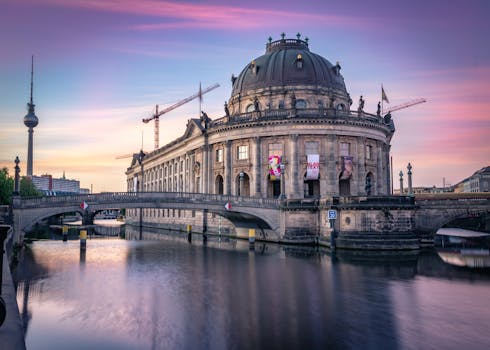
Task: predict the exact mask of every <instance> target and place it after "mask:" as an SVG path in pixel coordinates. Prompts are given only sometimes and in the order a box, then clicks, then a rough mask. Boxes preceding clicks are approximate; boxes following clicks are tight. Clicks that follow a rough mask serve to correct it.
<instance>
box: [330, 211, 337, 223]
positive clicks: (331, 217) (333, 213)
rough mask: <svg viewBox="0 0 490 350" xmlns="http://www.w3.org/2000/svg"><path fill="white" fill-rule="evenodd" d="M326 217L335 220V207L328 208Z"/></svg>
mask: <svg viewBox="0 0 490 350" xmlns="http://www.w3.org/2000/svg"><path fill="white" fill-rule="evenodd" d="M328 219H329V220H335V219H337V210H335V209H330V210H329V211H328Z"/></svg>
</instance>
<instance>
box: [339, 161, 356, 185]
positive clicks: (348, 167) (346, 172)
mask: <svg viewBox="0 0 490 350" xmlns="http://www.w3.org/2000/svg"><path fill="white" fill-rule="evenodd" d="M352 167H353V166H352V157H351V156H344V157H342V172H341V173H340V179H341V180H348V179H350V177H351V175H352Z"/></svg>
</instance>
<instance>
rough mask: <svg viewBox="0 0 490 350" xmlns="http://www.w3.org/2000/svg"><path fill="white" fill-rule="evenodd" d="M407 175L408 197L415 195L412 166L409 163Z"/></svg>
mask: <svg viewBox="0 0 490 350" xmlns="http://www.w3.org/2000/svg"><path fill="white" fill-rule="evenodd" d="M407 170H408V171H407V175H408V195H409V196H411V195H413V190H412V164H410V163H408V165H407Z"/></svg>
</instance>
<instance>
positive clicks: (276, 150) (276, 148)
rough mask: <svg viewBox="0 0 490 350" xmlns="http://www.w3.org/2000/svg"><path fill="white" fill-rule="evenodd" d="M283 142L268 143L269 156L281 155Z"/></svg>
mask: <svg viewBox="0 0 490 350" xmlns="http://www.w3.org/2000/svg"><path fill="white" fill-rule="evenodd" d="M282 154H283V144H282V143H269V157H270V156H279V157H282Z"/></svg>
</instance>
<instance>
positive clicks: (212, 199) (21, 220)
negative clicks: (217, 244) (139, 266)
mask: <svg viewBox="0 0 490 350" xmlns="http://www.w3.org/2000/svg"><path fill="white" fill-rule="evenodd" d="M13 202H14V203H13V214H14V232H15V233H16V237H17V239H16V242H17V243H20V242H21V241H22V239H23V236H24V232H25V231H27V230H28V229H29V228H31V227H32V226H33V225H34V224H35V223H36V222H38V221H40V220H42V219H44V218H46V217H50V216H53V215H58V214H62V213H66V212H78V213H80V214H82V217H85V218H87V217H89V218H93V217H94V216H95V213H96V212H99V211H101V210H106V209H123V208H126V209H134V208H136V209H138V208H161V209H164V208H165V209H167V208H168V209H183V210H204V209H207V211H208V212H210V213H216V214H217V215H221V216H223V217H226V218H227V219H228V220H230V221H231V222H232V223H233V224H234V225H236V226H237V227H241V228H243V229H246V228H249V227H254V228H259V229H261V230H268V231H269V232H275V233H276V234H277V237H279V232H280V229H281V227H280V209H279V202H278V201H277V200H275V199H267V198H266V199H263V198H244V197H236V196H224V195H210V194H192V193H177V192H156V193H152V192H138V193H136V192H128V193H126V192H123V193H104V194H91V195H74V196H63V197H43V198H34V199H21V198H19V197H17V198H14V200H13ZM82 202H86V203H87V204H88V208H87V210H82V209H81V208H80V204H81V203H82ZM227 202H230V203H232V209H231V210H226V209H225V207H224V205H225V203H227ZM250 221H253V222H255V225H252V226H251V224H250ZM86 223H89V222H86Z"/></svg>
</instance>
